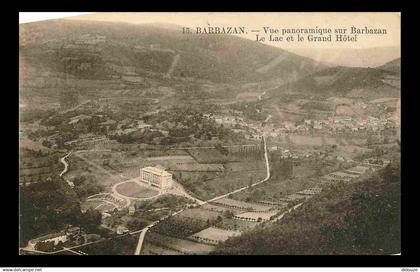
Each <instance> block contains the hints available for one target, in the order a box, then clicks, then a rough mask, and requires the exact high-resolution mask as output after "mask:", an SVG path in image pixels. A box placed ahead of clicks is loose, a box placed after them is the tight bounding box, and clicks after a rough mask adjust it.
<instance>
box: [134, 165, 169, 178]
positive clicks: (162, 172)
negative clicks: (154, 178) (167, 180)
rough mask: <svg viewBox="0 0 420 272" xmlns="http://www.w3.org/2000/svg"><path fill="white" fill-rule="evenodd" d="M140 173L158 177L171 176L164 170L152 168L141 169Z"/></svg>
mask: <svg viewBox="0 0 420 272" xmlns="http://www.w3.org/2000/svg"><path fill="white" fill-rule="evenodd" d="M141 170H142V171H145V172H149V173H152V174H155V175H159V176H171V175H172V174H171V173H169V172H166V171H165V170H164V169H162V168H159V167H154V166H147V167H144V168H142V169H141Z"/></svg>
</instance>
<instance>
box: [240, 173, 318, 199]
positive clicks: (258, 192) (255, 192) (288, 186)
mask: <svg viewBox="0 0 420 272" xmlns="http://www.w3.org/2000/svg"><path fill="white" fill-rule="evenodd" d="M319 183H320V180H318V179H311V178H307V177H303V178H292V179H286V180H281V181H279V180H269V181H267V182H265V183H263V184H261V185H259V186H256V187H253V188H252V189H249V190H244V191H242V192H239V193H237V194H234V195H233V198H234V199H237V200H241V201H250V202H258V201H274V202H276V201H277V200H278V199H280V198H282V197H285V196H287V195H290V194H293V193H296V192H299V191H301V190H304V189H307V188H311V187H314V186H315V185H318V184H319Z"/></svg>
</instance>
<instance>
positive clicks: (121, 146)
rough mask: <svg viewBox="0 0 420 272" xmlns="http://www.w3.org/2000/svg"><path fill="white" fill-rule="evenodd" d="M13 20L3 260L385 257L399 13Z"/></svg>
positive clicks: (391, 251) (395, 135) (397, 203)
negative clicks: (13, 231) (11, 161)
mask: <svg viewBox="0 0 420 272" xmlns="http://www.w3.org/2000/svg"><path fill="white" fill-rule="evenodd" d="M32 15H36V13H32ZM19 18H20V23H19V49H18V50H19V86H18V87H19V109H18V110H19V157H18V160H19V180H18V182H19V192H18V193H19V255H400V254H401V251H402V250H401V132H400V130H401V13H399V12H264V13H263V12H248V13H242V12H86V13H82V14H80V15H73V16H66V17H60V18H51V19H43V20H35V21H31V20H29V21H28V20H27V21H25V20H24V19H25V18H29V16H28V13H25V12H20V14H19ZM404 71H405V70H404ZM14 182H15V181H14ZM51 258H54V257H51ZM177 258H179V257H177Z"/></svg>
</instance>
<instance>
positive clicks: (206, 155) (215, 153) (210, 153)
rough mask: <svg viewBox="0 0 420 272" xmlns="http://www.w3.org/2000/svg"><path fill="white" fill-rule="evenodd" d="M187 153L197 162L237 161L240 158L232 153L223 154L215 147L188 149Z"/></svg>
mask: <svg viewBox="0 0 420 272" xmlns="http://www.w3.org/2000/svg"><path fill="white" fill-rule="evenodd" d="M188 153H189V154H190V155H191V156H192V157H193V158H194V159H195V160H196V161H197V162H198V163H226V162H235V161H239V160H240V158H238V157H236V156H232V155H224V154H222V153H221V152H220V151H219V150H217V149H215V148H208V149H207V148H206V149H189V150H188Z"/></svg>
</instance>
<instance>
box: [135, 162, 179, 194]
mask: <svg viewBox="0 0 420 272" xmlns="http://www.w3.org/2000/svg"><path fill="white" fill-rule="evenodd" d="M140 180H141V181H142V182H145V183H147V184H149V185H151V186H155V187H158V188H160V189H161V190H166V189H169V188H171V187H172V174H171V173H168V172H166V171H165V170H163V169H159V168H157V167H152V166H148V167H144V168H142V169H140Z"/></svg>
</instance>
